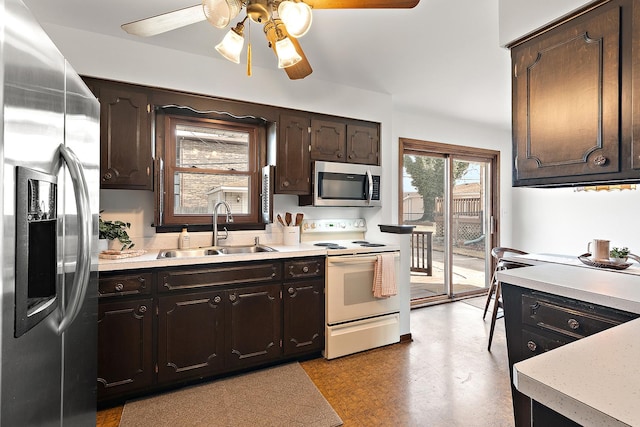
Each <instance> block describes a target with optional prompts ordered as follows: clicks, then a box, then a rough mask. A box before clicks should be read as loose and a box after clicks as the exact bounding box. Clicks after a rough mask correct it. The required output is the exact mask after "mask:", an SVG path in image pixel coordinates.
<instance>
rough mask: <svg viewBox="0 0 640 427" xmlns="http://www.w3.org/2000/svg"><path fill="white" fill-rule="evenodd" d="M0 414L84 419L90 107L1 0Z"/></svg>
mask: <svg viewBox="0 0 640 427" xmlns="http://www.w3.org/2000/svg"><path fill="white" fill-rule="evenodd" d="M0 5H1V7H2V19H1V20H0V31H1V35H2V37H0V55H1V57H2V68H1V69H0V73H1V76H0V79H1V80H2V85H1V86H0V88H1V89H0V103H1V105H2V111H1V113H0V114H1V115H2V121H1V122H0V123H1V124H2V125H3V128H2V129H1V130H0V136H1V145H0V158H1V161H0V173H1V176H2V180H3V182H2V186H1V187H0V194H1V197H0V212H1V215H2V216H1V218H2V224H1V225H2V226H1V227H0V233H1V235H0V241H1V242H2V244H1V245H0V251H1V252H0V259H2V283H1V285H2V292H1V294H0V301H1V307H2V316H1V318H0V327H1V328H2V329H1V330H2V337H1V338H2V340H1V342H0V356H1V366H0V423H1V425H2V426H3V427H4V426H11V427H12V426H61V425H63V426H91V425H94V426H95V422H96V420H95V414H96V409H95V406H96V348H97V249H96V248H97V225H98V208H99V175H98V171H99V150H100V146H99V145H100V142H99V132H100V130H99V104H98V102H97V100H96V99H95V97H94V96H92V94H91V92H90V91H89V90H88V88H87V87H86V86H85V85H84V83H83V82H82V80H81V79H80V78H79V77H78V75H77V74H76V73H75V72H74V70H73V69H72V68H71V67H70V66H69V64H68V63H67V62H66V60H65V58H64V57H63V56H62V55H61V54H60V52H59V51H58V49H57V48H56V47H55V45H54V44H53V43H52V41H51V40H50V39H49V38H48V37H47V35H46V34H45V32H44V31H43V30H42V28H41V27H40V26H39V25H38V24H37V22H36V21H35V20H34V18H33V17H32V15H31V13H30V12H29V10H28V9H27V8H26V7H25V5H24V4H23V3H22V2H21V0H0Z"/></svg>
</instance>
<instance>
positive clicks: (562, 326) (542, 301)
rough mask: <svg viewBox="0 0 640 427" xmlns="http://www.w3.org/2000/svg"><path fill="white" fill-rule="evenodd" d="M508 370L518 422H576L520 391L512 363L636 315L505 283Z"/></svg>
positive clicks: (565, 423) (523, 424)
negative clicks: (533, 401) (515, 382)
mask: <svg viewBox="0 0 640 427" xmlns="http://www.w3.org/2000/svg"><path fill="white" fill-rule="evenodd" d="M502 298H503V304H504V319H505V328H506V335H507V351H508V355H509V372H510V375H511V384H512V385H511V389H512V396H513V407H514V414H515V421H516V426H517V427H523V426H530V425H532V423H531V420H532V416H533V423H534V425H544V426H545V427H552V426H571V425H577V424H575V423H573V422H572V421H570V420H569V419H567V418H566V417H564V416H562V415H560V414H558V413H556V412H554V411H552V410H551V409H549V408H547V407H546V406H544V405H542V404H540V403H538V402H535V403H534V404H533V405H532V402H531V399H530V398H529V397H528V396H525V395H524V394H522V393H520V392H519V391H518V390H516V388H515V387H514V385H513V365H514V364H516V363H518V362H520V361H522V360H525V359H528V358H530V357H534V356H536V355H538V354H541V353H544V352H546V351H550V350H553V349H555V348H558V347H560V346H563V345H565V344H568V343H570V342H573V341H575V340H578V339H581V338H584V337H587V336H589V335H593V334H596V333H598V332H601V331H604V330H605V329H609V328H611V327H614V326H617V325H620V324H622V323H624V322H628V321H630V320H633V319H635V318H637V317H638V315H637V314H633V313H628V312H625V311H621V310H617V309H613V308H609V307H604V306H600V305H596V304H592V303H588V302H584V301H579V300H575V299H572V298H566V297H560V296H557V295H552V294H548V293H545V292H539V291H535V290H530V289H526V288H522V287H519V286H515V285H511V284H509V283H502Z"/></svg>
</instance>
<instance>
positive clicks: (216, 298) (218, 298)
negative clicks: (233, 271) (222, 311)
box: [213, 295, 222, 304]
mask: <svg viewBox="0 0 640 427" xmlns="http://www.w3.org/2000/svg"><path fill="white" fill-rule="evenodd" d="M220 301H222V298H220V295H216V296H215V298H214V299H213V302H215V303H216V304H220Z"/></svg>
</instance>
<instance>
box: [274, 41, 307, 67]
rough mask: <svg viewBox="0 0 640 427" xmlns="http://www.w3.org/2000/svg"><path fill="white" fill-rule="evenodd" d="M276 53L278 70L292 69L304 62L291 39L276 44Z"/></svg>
mask: <svg viewBox="0 0 640 427" xmlns="http://www.w3.org/2000/svg"><path fill="white" fill-rule="evenodd" d="M276 53H277V54H278V68H287V67H291V66H292V65H295V64H297V63H298V62H300V61H302V57H301V56H300V55H299V54H298V52H297V51H296V48H295V46H294V45H293V43H292V42H291V39H290V38H289V37H285V38H283V39H281V40H278V41H277V42H276Z"/></svg>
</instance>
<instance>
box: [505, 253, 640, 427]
mask: <svg viewBox="0 0 640 427" xmlns="http://www.w3.org/2000/svg"><path fill="white" fill-rule="evenodd" d="M578 262H579V261H578ZM631 268H632V267H629V269H631ZM627 270H628V269H627ZM622 271H626V270H622ZM498 279H499V280H500V281H502V282H506V283H510V284H513V285H516V286H521V287H524V288H528V289H533V290H538V291H543V292H547V293H551V294H555V295H560V296H565V297H568V298H574V299H577V300H581V301H586V302H590V303H594V304H598V305H603V306H607V307H612V308H616V309H619V310H624V311H629V312H632V313H638V314H640V277H638V276H637V275H636V274H624V273H622V274H621V272H620V271H609V270H602V269H595V268H590V267H587V266H581V265H566V264H554V263H541V264H539V265H535V266H532V267H524V268H519V269H512V270H508V271H503V272H500V273H498ZM639 338H640V319H637V320H632V321H630V322H627V323H624V324H622V325H619V326H616V327H613V328H611V329H608V330H606V331H603V332H600V333H598V334H595V335H591V336H589V337H586V338H583V339H581V340H578V341H575V342H572V343H570V344H567V345H565V346H562V347H559V348H557V349H555V350H552V351H549V352H546V353H543V354H541V355H539V356H535V357H532V358H530V359H527V360H524V361H522V362H519V363H516V364H515V365H514V366H513V382H514V385H515V387H516V388H517V389H518V390H519V391H520V392H522V393H524V394H525V395H527V396H529V397H531V398H532V399H534V400H536V401H538V402H540V403H542V404H543V405H545V406H547V407H549V408H551V409H553V410H554V411H556V412H558V413H560V414H562V415H564V416H566V417H568V418H570V419H572V420H574V421H576V422H578V423H580V424H582V425H587V426H590V425H593V426H609V425H615V426H623V425H640V406H639V405H638V402H640V369H638V361H639V360H640V339H639Z"/></svg>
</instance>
